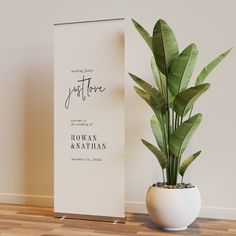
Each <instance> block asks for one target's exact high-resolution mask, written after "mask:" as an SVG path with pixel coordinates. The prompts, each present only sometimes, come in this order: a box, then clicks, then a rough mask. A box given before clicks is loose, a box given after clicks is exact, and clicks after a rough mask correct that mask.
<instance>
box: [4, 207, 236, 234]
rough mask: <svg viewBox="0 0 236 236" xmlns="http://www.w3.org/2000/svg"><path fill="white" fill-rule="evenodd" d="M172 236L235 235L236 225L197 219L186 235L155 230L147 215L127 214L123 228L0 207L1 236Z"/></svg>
mask: <svg viewBox="0 0 236 236" xmlns="http://www.w3.org/2000/svg"><path fill="white" fill-rule="evenodd" d="M2 235H3V236H10V235H17V236H31V235H33V236H37V235H41V236H59V235H66V236H76V235H84V236H103V235H105V236H108V235H110V236H114V235H129V236H132V235H137V236H142V235H144V236H147V235H150V236H153V235H160V236H172V235H206V236H207V235H214V236H224V235H236V221H228V220H212V219H197V220H196V221H195V222H194V223H193V224H192V225H191V226H190V227H189V228H188V229H187V230H186V231H181V232H174V233H173V232H165V231H162V230H160V229H158V228H157V227H156V226H155V224H153V223H152V222H151V220H150V218H149V217H148V216H147V215H142V214H127V222H126V223H125V224H112V223H108V222H97V221H86V220H71V219H58V218H54V217H53V211H52V209H51V208H40V207H27V206H16V205H5V204H0V236H2Z"/></svg>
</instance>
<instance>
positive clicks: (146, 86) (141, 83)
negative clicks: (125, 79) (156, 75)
mask: <svg viewBox="0 0 236 236" xmlns="http://www.w3.org/2000/svg"><path fill="white" fill-rule="evenodd" d="M129 75H130V76H131V78H132V79H133V80H134V81H135V82H136V83H137V84H138V85H139V86H140V87H141V88H142V89H144V90H145V91H146V92H150V91H151V89H152V88H153V86H152V85H151V84H149V83H147V82H146V81H144V80H142V79H140V78H139V77H138V76H136V75H133V74H131V73H129Z"/></svg>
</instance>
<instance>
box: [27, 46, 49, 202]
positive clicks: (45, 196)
mask: <svg viewBox="0 0 236 236" xmlns="http://www.w3.org/2000/svg"><path fill="white" fill-rule="evenodd" d="M47 49H48V50H47ZM49 50H51V48H45V47H43V48H42V49H41V48H37V49H36V48H35V47H34V49H33V48H31V49H30V53H29V54H30V56H29V57H28V60H29V61H28V62H27V63H26V65H27V68H25V86H24V88H25V104H24V105H25V172H24V175H25V176H24V178H25V190H24V193H25V194H27V195H35V196H33V197H32V198H30V197H29V200H28V201H30V202H26V204H36V205H45V204H46V205H48V204H47V202H48V201H50V197H51V196H52V195H53V62H52V58H47V57H45V55H48V51H49ZM27 199H28V198H27Z"/></svg>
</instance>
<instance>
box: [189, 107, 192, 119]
mask: <svg viewBox="0 0 236 236" xmlns="http://www.w3.org/2000/svg"><path fill="white" fill-rule="evenodd" d="M192 112H193V106H192V108H191V110H190V113H189V118H190V117H191V115H192Z"/></svg>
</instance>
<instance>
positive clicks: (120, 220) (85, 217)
mask: <svg viewBox="0 0 236 236" xmlns="http://www.w3.org/2000/svg"><path fill="white" fill-rule="evenodd" d="M54 217H57V218H67V219H79V220H96V221H104V222H117V223H125V221H126V217H109V216H94V215H91V216H90V215H79V214H65V213H58V212H54Z"/></svg>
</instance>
